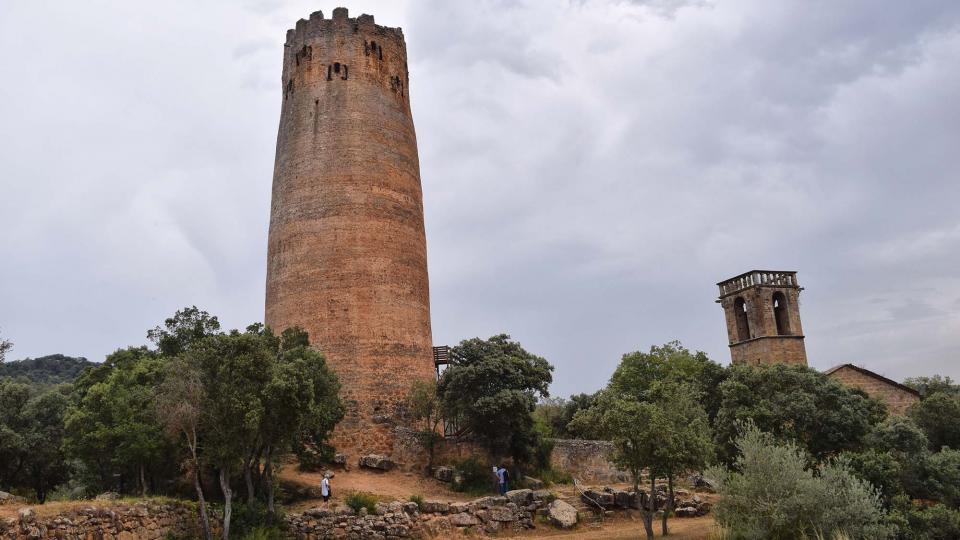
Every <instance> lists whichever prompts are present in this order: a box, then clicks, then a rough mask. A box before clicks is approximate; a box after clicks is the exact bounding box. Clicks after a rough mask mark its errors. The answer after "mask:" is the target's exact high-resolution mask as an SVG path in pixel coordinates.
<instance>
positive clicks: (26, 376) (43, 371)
mask: <svg viewBox="0 0 960 540" xmlns="http://www.w3.org/2000/svg"><path fill="white" fill-rule="evenodd" d="M95 365H96V364H94V363H93V362H91V361H89V360H87V359H86V358H73V357H70V356H64V355H62V354H51V355H48V356H41V357H40V358H27V359H24V360H15V361H13V362H7V363H0V377H10V378H14V379H20V380H22V381H23V382H25V383H27V384H30V385H31V386H55V385H58V384H63V383H72V382H73V381H74V380H76V378H77V377H78V376H80V374H81V373H83V370H85V369H87V368H88V367H93V366H95Z"/></svg>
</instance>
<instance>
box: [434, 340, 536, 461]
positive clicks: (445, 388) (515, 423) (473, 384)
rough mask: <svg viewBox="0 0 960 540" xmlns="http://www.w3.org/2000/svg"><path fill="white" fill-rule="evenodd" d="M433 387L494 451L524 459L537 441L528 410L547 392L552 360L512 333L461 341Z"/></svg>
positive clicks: (447, 408) (448, 410) (447, 409)
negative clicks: (512, 337)
mask: <svg viewBox="0 0 960 540" xmlns="http://www.w3.org/2000/svg"><path fill="white" fill-rule="evenodd" d="M451 352H452V354H451V357H452V364H451V365H450V366H449V367H448V368H447V369H446V371H444V372H443V375H442V376H441V377H440V382H439V383H438V385H437V393H438V395H439V396H440V402H441V406H442V410H443V415H444V416H445V417H446V418H454V419H457V420H458V422H459V425H460V427H461V428H463V429H465V430H466V431H468V432H469V433H471V434H472V435H473V436H475V437H477V439H478V440H479V441H480V442H481V443H482V444H484V446H485V447H486V448H487V449H488V450H489V451H490V453H491V454H492V455H493V456H494V457H501V456H507V455H509V456H512V457H513V458H514V460H515V461H517V462H527V461H528V460H530V459H531V458H532V456H533V449H534V448H536V447H537V446H538V434H537V433H535V431H534V429H533V418H532V416H531V413H532V412H533V410H534V407H535V405H536V402H537V397H538V396H541V397H547V396H549V392H548V387H549V386H550V383H551V382H552V380H553V377H552V375H551V372H552V371H553V366H551V365H550V364H549V363H548V362H547V361H546V360H545V359H543V358H541V357H539V356H536V355H534V354H531V353H529V352H527V351H526V350H524V348H523V347H522V346H521V345H520V344H519V343H517V342H515V341H511V340H510V336H508V335H506V334H501V335H497V336H493V337H491V338H490V339H487V340H483V339H480V338H474V339H468V340H464V341H461V342H460V344H459V345H457V346H456V347H453V349H452V351H451Z"/></svg>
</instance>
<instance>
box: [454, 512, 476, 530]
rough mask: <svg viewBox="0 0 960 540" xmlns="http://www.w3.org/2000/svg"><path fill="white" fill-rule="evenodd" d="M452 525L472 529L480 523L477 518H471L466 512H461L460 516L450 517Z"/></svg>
mask: <svg viewBox="0 0 960 540" xmlns="http://www.w3.org/2000/svg"><path fill="white" fill-rule="evenodd" d="M450 523H451V524H452V525H455V526H457V527H472V526H474V525H476V524H477V523H480V522H479V521H478V520H477V518H475V517H473V516H471V515H470V514H468V513H466V512H460V513H459V514H453V515H452V516H450Z"/></svg>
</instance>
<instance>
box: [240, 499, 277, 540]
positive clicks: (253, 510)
mask: <svg viewBox="0 0 960 540" xmlns="http://www.w3.org/2000/svg"><path fill="white" fill-rule="evenodd" d="M279 524H280V521H279V519H277V517H274V516H271V515H270V513H269V512H267V506H266V505H265V504H263V503H262V502H260V501H255V502H254V503H253V506H247V505H246V504H235V505H233V516H232V517H231V518H230V533H231V534H236V535H237V538H244V539H250V540H272V539H273V538H280V536H262V535H264V534H268V533H269V532H270V531H271V530H273V529H274V528H277V526H278V525H279Z"/></svg>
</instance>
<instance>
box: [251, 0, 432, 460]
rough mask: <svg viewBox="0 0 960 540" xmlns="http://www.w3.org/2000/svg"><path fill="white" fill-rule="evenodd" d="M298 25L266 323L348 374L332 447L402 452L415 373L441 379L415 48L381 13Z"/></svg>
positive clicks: (273, 220)
mask: <svg viewBox="0 0 960 540" xmlns="http://www.w3.org/2000/svg"><path fill="white" fill-rule="evenodd" d="M332 15H333V16H332V17H331V18H325V17H324V15H323V14H322V13H320V12H319V11H318V12H315V13H313V14H311V15H310V18H309V19H301V20H299V21H297V24H296V27H295V28H294V29H292V30H290V31H288V32H287V40H286V44H285V46H284V48H283V50H284V58H283V73H282V77H281V84H282V87H281V92H280V93H278V96H277V97H278V98H281V100H282V101H281V103H282V107H281V111H280V126H279V133H278V136H277V153H276V160H275V164H274V175H273V193H272V205H271V211H270V231H269V239H268V245H267V283H266V313H265V322H266V324H267V325H269V326H270V327H271V328H273V329H274V330H275V331H276V332H278V333H279V332H281V331H282V330H284V329H286V328H289V327H292V326H299V327H301V328H303V329H305V330H307V332H309V334H310V339H311V342H312V343H313V344H314V345H315V346H316V347H318V348H319V349H320V350H321V351H322V352H323V353H324V354H325V355H326V357H327V360H328V362H329V363H330V366H331V367H332V368H333V370H334V371H335V372H336V373H337V375H338V376H339V377H340V383H341V385H342V387H341V396H342V398H343V400H344V403H345V405H346V415H345V416H344V419H343V421H341V422H340V423H339V424H338V425H337V427H336V429H335V430H334V432H333V436H332V440H331V442H332V444H333V445H334V446H336V447H337V450H338V451H340V452H343V453H345V454H347V455H348V456H349V459H350V460H351V461H354V460H356V459H357V458H358V457H359V456H361V455H364V454H385V455H390V453H391V450H392V446H393V440H392V438H393V433H394V432H393V427H394V425H395V424H396V420H397V419H398V418H402V416H403V405H404V403H403V402H404V399H405V398H406V396H407V394H408V392H409V390H410V387H411V384H412V383H413V382H414V381H416V380H424V381H429V380H431V379H433V378H434V377H436V372H435V370H434V365H433V349H432V346H433V341H432V337H431V328H430V296H429V290H428V289H429V287H428V278H427V245H426V236H425V233H424V223H423V195H422V190H421V185H420V165H419V158H418V155H417V139H416V133H415V130H414V126H413V118H412V116H411V113H410V97H409V96H410V94H409V77H408V73H407V51H406V44H405V41H404V36H403V32H402V31H401V30H400V29H399V28H390V27H386V26H380V25H377V24H375V23H374V18H373V16H371V15H361V16H359V17H356V18H351V17H349V15H348V12H347V10H346V9H345V8H337V9H334V10H333V13H332Z"/></svg>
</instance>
